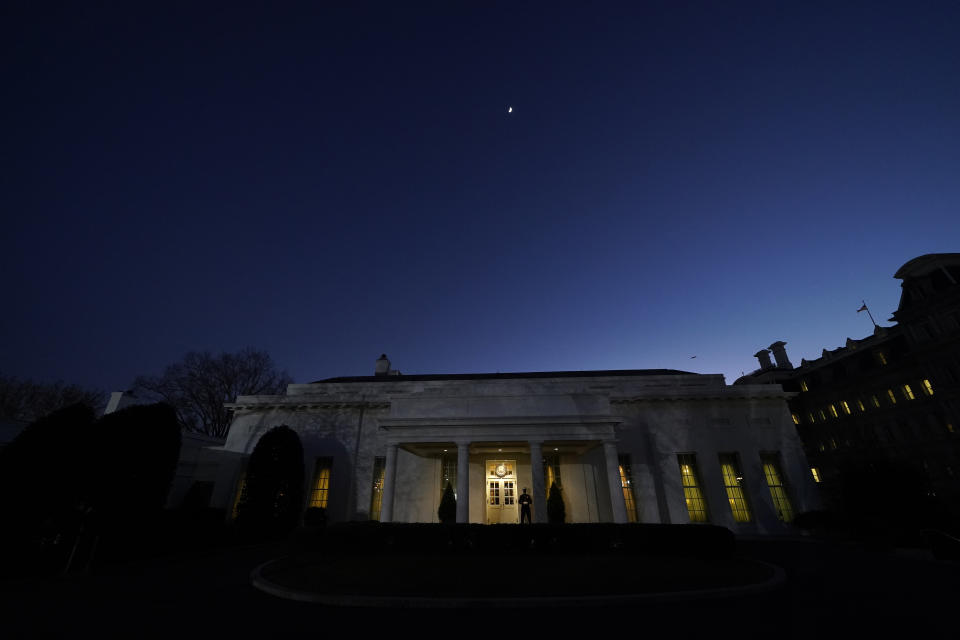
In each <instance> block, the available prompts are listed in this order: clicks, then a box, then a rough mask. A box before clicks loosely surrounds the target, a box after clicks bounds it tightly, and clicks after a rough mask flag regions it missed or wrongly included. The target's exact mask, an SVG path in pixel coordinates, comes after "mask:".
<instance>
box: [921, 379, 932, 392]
mask: <svg viewBox="0 0 960 640" xmlns="http://www.w3.org/2000/svg"><path fill="white" fill-rule="evenodd" d="M922 387H923V392H924V393H925V394H927V395H928V396H932V395H933V385H932V384H930V381H929V380H927V379H926V378H924V379H923V384H922Z"/></svg>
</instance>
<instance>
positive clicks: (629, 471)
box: [213, 361, 819, 533]
mask: <svg viewBox="0 0 960 640" xmlns="http://www.w3.org/2000/svg"><path fill="white" fill-rule="evenodd" d="M379 364H380V362H379V361H378V365H379ZM379 369H383V370H382V371H378V373H379V375H374V376H361V377H351V378H332V379H329V380H323V381H319V382H315V383H311V384H294V385H290V386H289V387H288V389H287V393H286V394H285V395H279V396H243V397H240V398H237V400H236V402H235V403H234V404H233V405H232V408H233V409H234V411H235V419H234V422H233V424H232V426H231V428H230V433H229V436H228V438H227V441H226V443H225V444H224V446H223V447H222V448H221V449H219V451H218V453H219V457H220V460H221V464H220V465H219V471H218V474H217V478H216V486H215V489H214V493H213V503H214V505H215V506H220V507H226V508H227V509H230V508H231V507H232V506H233V505H235V503H236V500H237V497H238V495H239V492H240V491H241V490H242V486H243V481H244V467H245V464H246V460H247V458H248V457H249V455H250V453H251V452H252V451H253V449H254V447H255V446H256V444H257V441H258V440H259V439H260V438H261V437H262V436H263V434H265V433H266V432H267V431H269V430H270V429H272V428H274V427H277V426H281V425H283V426H287V427H289V428H291V429H293V430H294V431H295V432H296V433H297V434H298V436H299V437H300V441H301V444H302V446H303V450H304V469H305V471H306V473H305V477H306V483H307V486H306V487H305V490H306V491H305V495H306V496H307V499H306V503H305V504H304V508H305V509H306V508H307V507H310V506H317V507H323V508H324V509H326V511H327V515H328V519H329V520H330V521H343V520H357V519H360V520H366V519H375V520H380V521H382V522H388V521H394V522H436V521H437V520H438V516H437V509H438V506H439V503H440V499H441V497H442V494H443V491H444V488H445V487H446V486H447V484H449V485H450V486H451V487H452V489H453V491H454V494H455V496H456V500H457V505H456V514H457V515H456V517H457V521H458V522H472V523H489V524H495V523H514V522H518V521H519V518H520V511H519V506H518V498H519V496H520V495H521V494H522V493H523V492H524V491H525V490H526V492H527V493H529V494H530V495H531V496H532V498H533V505H532V516H533V521H534V522H546V521H547V497H548V495H549V492H550V491H557V492H559V495H560V496H561V497H562V500H563V503H564V507H565V512H566V521H567V522H661V523H688V522H710V523H714V524H719V525H723V526H727V527H729V528H731V529H732V530H734V531H738V532H743V533H778V532H785V531H789V529H790V523H791V521H792V520H793V518H794V516H795V515H796V514H798V513H800V512H803V511H807V510H810V509H814V508H817V507H818V506H819V504H818V498H817V494H816V487H815V485H814V483H813V481H812V477H811V474H810V469H809V466H808V465H807V462H806V459H805V457H804V453H803V450H802V447H801V445H800V442H799V440H798V437H797V434H796V430H795V428H794V425H793V422H792V419H791V415H790V412H789V410H788V409H787V403H786V396H785V394H784V393H783V391H782V390H781V389H780V387H779V386H777V385H754V386H751V385H739V386H736V387H733V386H727V385H726V384H725V383H724V379H723V376H721V375H701V374H691V373H685V372H680V371H672V370H629V371H581V372H542V373H541V372H535V373H514V374H476V375H471V374H457V375H414V376H410V375H400V374H398V373H397V372H392V371H389V362H388V363H387V366H386V367H385V368H384V367H379V366H378V370H379ZM388 372H389V373H388Z"/></svg>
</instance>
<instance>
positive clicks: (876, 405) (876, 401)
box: [870, 396, 880, 409]
mask: <svg viewBox="0 0 960 640" xmlns="http://www.w3.org/2000/svg"><path fill="white" fill-rule="evenodd" d="M870 400H871V401H873V407H874V408H875V409H879V408H880V399H879V398H877V396H870Z"/></svg>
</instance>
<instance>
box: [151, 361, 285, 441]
mask: <svg viewBox="0 0 960 640" xmlns="http://www.w3.org/2000/svg"><path fill="white" fill-rule="evenodd" d="M291 382H293V379H292V378H291V377H290V376H289V375H288V374H287V373H286V372H285V371H277V369H276V367H275V366H274V364H273V360H272V359H271V358H270V355H269V354H268V353H266V352H265V351H256V350H254V349H250V348H248V349H244V350H242V351H240V352H238V353H221V354H220V355H217V356H214V355H213V354H211V353H210V352H209V351H204V352H196V351H191V352H190V353H188V354H186V355H185V356H184V357H183V359H182V360H181V361H180V362H177V363H174V364H172V365H170V366H168V367H167V368H166V370H164V372H163V374H162V375H159V376H139V377H138V378H137V379H136V380H134V383H133V384H134V390H135V392H137V393H139V394H143V395H146V396H149V397H153V398H156V399H158V400H163V401H165V402H167V403H169V404H171V405H172V406H173V407H174V409H176V412H177V419H178V420H179V422H180V425H181V426H182V427H183V428H184V429H186V430H187V431H194V432H198V433H203V434H205V435H208V436H213V437H215V438H224V437H226V435H227V431H228V430H229V428H230V422H231V421H232V419H233V412H232V411H230V410H229V409H227V408H226V407H224V406H223V405H224V404H225V403H227V402H234V401H235V400H236V399H237V396H242V395H259V394H274V393H283V391H284V390H285V389H286V387H287V385H288V384H290V383H291Z"/></svg>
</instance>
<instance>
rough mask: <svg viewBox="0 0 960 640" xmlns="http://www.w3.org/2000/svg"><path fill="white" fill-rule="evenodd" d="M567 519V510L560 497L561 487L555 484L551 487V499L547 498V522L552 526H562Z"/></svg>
mask: <svg viewBox="0 0 960 640" xmlns="http://www.w3.org/2000/svg"><path fill="white" fill-rule="evenodd" d="M566 519H567V508H566V506H565V505H564V504H563V496H562V495H560V487H558V486H557V483H556V482H554V483H553V484H552V485H550V497H548V498H547V520H549V521H550V524H561V523H563V522H564V521H565V520H566Z"/></svg>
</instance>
